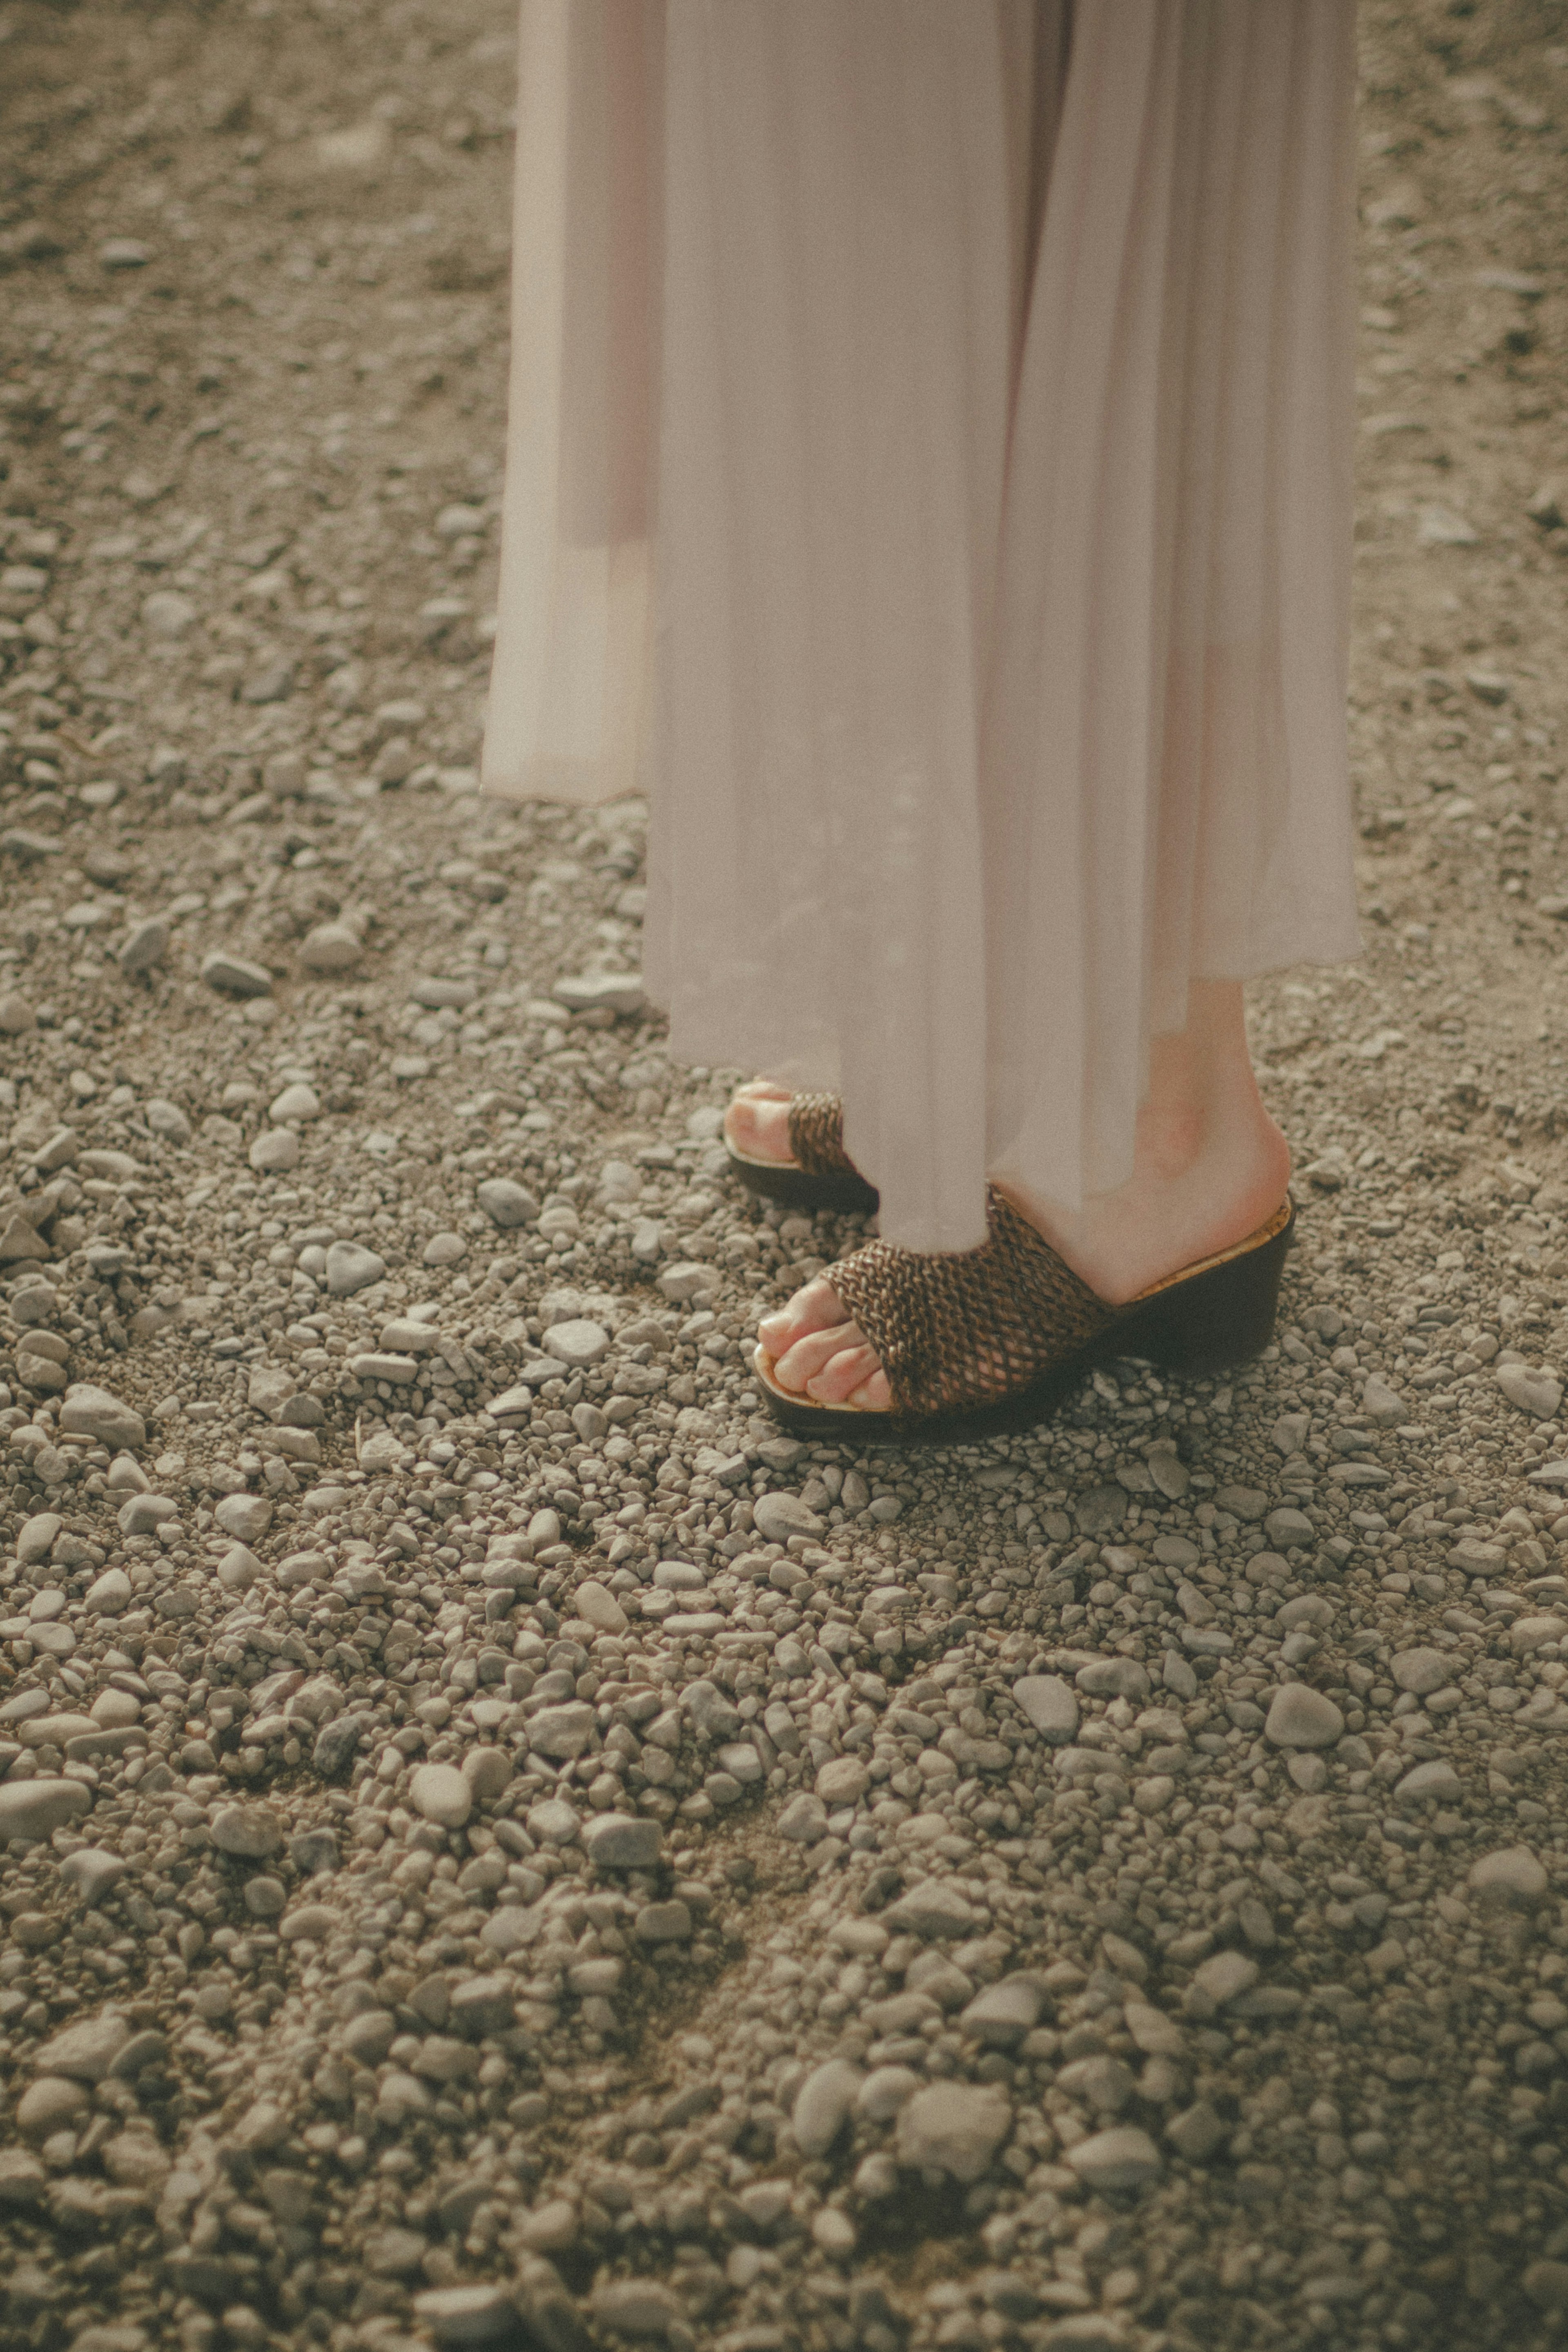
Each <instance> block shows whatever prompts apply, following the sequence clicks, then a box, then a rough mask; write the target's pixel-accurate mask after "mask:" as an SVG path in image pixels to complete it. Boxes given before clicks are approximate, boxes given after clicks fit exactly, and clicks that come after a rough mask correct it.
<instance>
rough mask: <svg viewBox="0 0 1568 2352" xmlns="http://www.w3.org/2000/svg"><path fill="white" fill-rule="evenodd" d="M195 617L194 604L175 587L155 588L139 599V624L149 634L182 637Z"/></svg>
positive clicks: (190, 626)
mask: <svg viewBox="0 0 1568 2352" xmlns="http://www.w3.org/2000/svg"><path fill="white" fill-rule="evenodd" d="M195 618H196V608H195V606H194V604H192V602H191V600H190V598H189V597H188V596H182V595H181V593H180V592H179V590H178V589H177V588H155V589H154V590H153V592H152V595H151V596H143V598H142V599H141V625H142V627H143V628H144V629H145V630H146V631H147V633H148V635H149V636H153V637H183V635H185V634H186V632H187V630H189V629H190V628H192V627H193V625H194V623H195Z"/></svg>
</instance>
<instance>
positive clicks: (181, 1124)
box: [145, 1095, 191, 1143]
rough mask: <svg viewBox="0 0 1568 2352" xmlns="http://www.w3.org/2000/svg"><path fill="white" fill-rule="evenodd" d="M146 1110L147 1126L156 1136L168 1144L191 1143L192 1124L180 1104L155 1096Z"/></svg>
mask: <svg viewBox="0 0 1568 2352" xmlns="http://www.w3.org/2000/svg"><path fill="white" fill-rule="evenodd" d="M145 1109H146V1118H147V1124H148V1126H149V1127H150V1128H151V1129H152V1132H153V1134H154V1135H161V1136H162V1137H163V1139H164V1140H165V1141H166V1142H168V1143H189V1141H190V1140H191V1122H190V1120H189V1119H188V1118H186V1117H185V1114H184V1112H183V1110H182V1109H181V1108H180V1106H179V1104H178V1103H172V1102H170V1101H168V1100H167V1099H166V1097H164V1096H162V1095H154V1096H153V1097H152V1100H151V1101H150V1102H149V1103H148V1104H147V1105H146V1106H145Z"/></svg>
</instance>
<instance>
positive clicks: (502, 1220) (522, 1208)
mask: <svg viewBox="0 0 1568 2352" xmlns="http://www.w3.org/2000/svg"><path fill="white" fill-rule="evenodd" d="M474 1197H475V1199H476V1201H477V1202H478V1203H479V1206H480V1207H481V1208H482V1209H483V1210H484V1212H485V1214H486V1216H487V1217H488V1218H489V1220H490V1223H492V1224H493V1225H499V1226H500V1228H501V1230H502V1231H503V1232H504V1233H506V1232H510V1231H511V1230H512V1229H513V1228H514V1227H516V1226H517V1225H531V1224H532V1223H533V1222H534V1220H535V1218H536V1217H537V1216H538V1213H539V1204H538V1201H536V1200H535V1198H534V1196H533V1194H532V1193H531V1192H528V1190H527V1188H526V1187H525V1186H524V1185H521V1184H516V1183H514V1182H513V1181H512V1179H511V1178H510V1177H509V1176H487V1177H486V1180H485V1181H484V1182H483V1183H482V1184H481V1185H480V1186H479V1187H478V1190H477V1191H476V1193H475V1195H474Z"/></svg>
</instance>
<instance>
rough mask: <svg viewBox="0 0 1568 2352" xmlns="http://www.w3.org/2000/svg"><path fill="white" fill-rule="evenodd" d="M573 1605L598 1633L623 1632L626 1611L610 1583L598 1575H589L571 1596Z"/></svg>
mask: <svg viewBox="0 0 1568 2352" xmlns="http://www.w3.org/2000/svg"><path fill="white" fill-rule="evenodd" d="M571 1605H572V1607H573V1608H574V1609H575V1610H576V1612H577V1613H578V1615H579V1616H580V1617H582V1618H585V1619H586V1620H587V1622H588V1623H589V1624H591V1626H592V1627H593V1628H594V1631H595V1632H596V1633H624V1632H625V1631H626V1612H625V1611H624V1610H623V1609H622V1606H621V1603H620V1602H619V1601H617V1600H616V1598H615V1595H614V1594H613V1592H612V1591H611V1590H610V1588H609V1586H608V1585H605V1584H601V1583H600V1581H599V1580H598V1578H597V1577H592V1576H591V1577H589V1578H588V1579H587V1580H585V1581H584V1582H583V1583H581V1584H580V1585H579V1586H578V1588H577V1591H575V1592H574V1593H573V1594H572V1596H571Z"/></svg>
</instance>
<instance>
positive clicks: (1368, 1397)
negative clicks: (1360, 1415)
mask: <svg viewBox="0 0 1568 2352" xmlns="http://www.w3.org/2000/svg"><path fill="white" fill-rule="evenodd" d="M1361 1409H1362V1411H1363V1412H1364V1413H1365V1415H1366V1417H1367V1419H1368V1420H1369V1421H1375V1423H1377V1426H1378V1428H1379V1429H1393V1428H1395V1427H1396V1425H1397V1424H1398V1423H1400V1422H1402V1421H1408V1420H1409V1418H1410V1414H1409V1410H1408V1408H1407V1406H1406V1402H1405V1400H1404V1398H1403V1397H1402V1396H1401V1395H1400V1394H1399V1392H1398V1391H1397V1390H1396V1389H1391V1388H1390V1387H1389V1385H1388V1383H1387V1381H1380V1380H1379V1379H1378V1378H1377V1376H1376V1374H1375V1373H1372V1374H1370V1375H1369V1376H1368V1379H1367V1382H1366V1386H1365V1387H1364V1389H1363V1390H1362V1392H1361Z"/></svg>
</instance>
